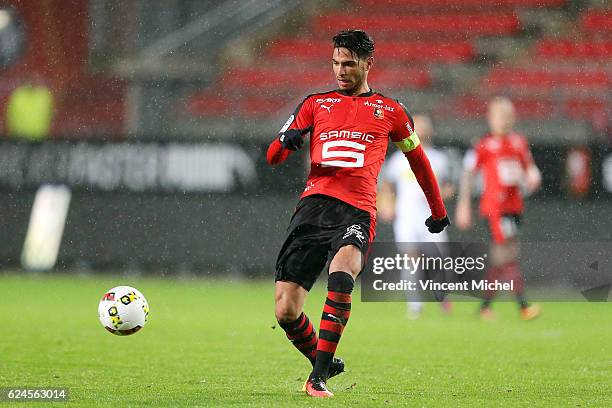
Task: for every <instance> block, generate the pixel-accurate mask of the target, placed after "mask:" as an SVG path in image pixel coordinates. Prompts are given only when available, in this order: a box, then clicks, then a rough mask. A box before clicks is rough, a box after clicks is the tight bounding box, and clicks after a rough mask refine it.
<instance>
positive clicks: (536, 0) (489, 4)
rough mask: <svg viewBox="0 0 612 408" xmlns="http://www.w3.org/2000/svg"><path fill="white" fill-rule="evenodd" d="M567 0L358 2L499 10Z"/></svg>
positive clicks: (361, 0) (361, 1) (561, 3)
mask: <svg viewBox="0 0 612 408" xmlns="http://www.w3.org/2000/svg"><path fill="white" fill-rule="evenodd" d="M566 3H567V0H491V1H487V0H427V1H423V0H386V1H380V0H359V5H361V6H363V7H373V6H383V5H384V6H385V7H387V8H389V9H391V10H393V9H394V8H402V7H410V8H415V9H443V10H444V9H449V8H450V9H463V10H465V9H478V10H482V9H499V8H510V7H560V6H564V5H565V4H566Z"/></svg>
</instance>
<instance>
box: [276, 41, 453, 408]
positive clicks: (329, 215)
mask: <svg viewBox="0 0 612 408" xmlns="http://www.w3.org/2000/svg"><path fill="white" fill-rule="evenodd" d="M373 53H374V43H373V41H372V39H371V38H370V37H369V36H368V35H367V34H366V33H365V32H363V31H361V30H349V31H343V32H340V33H339V34H337V35H336V36H335V37H334V38H333V53H332V66H333V72H334V75H335V77H336V81H337V83H338V89H337V90H334V91H329V92H322V93H318V94H313V95H309V96H307V97H306V98H305V99H304V100H303V102H302V103H300V104H299V106H298V107H297V109H296V110H295V112H294V113H293V115H291V116H290V117H289V119H288V120H287V122H286V123H285V125H284V126H283V127H282V129H281V130H280V132H279V137H278V138H277V139H275V140H274V141H273V142H272V144H271V145H270V147H269V149H268V153H267V159H268V162H269V163H270V164H272V165H274V164H278V163H281V162H283V161H284V160H285V159H287V157H288V156H289V155H290V154H291V152H292V151H295V150H297V149H299V148H301V147H302V145H303V143H304V138H305V137H306V135H307V134H310V137H309V140H310V146H309V150H310V161H311V165H310V174H309V175H308V179H307V181H306V188H305V189H304V192H303V193H302V195H301V198H300V201H299V203H298V205H297V207H296V209H295V212H294V214H293V217H292V218H291V222H290V225H289V228H288V230H287V238H286V240H285V242H284V244H283V246H282V248H281V250H280V253H279V255H278V259H277V262H276V275H275V281H276V291H275V300H276V307H275V314H276V319H277V320H278V322H279V325H280V327H282V328H283V330H285V332H286V334H287V337H288V338H289V340H290V341H291V342H292V343H293V345H294V346H295V347H296V348H297V349H298V350H299V351H300V352H301V353H302V354H304V356H305V357H306V358H307V359H308V360H310V363H311V364H312V367H313V368H312V372H311V373H310V375H309V376H308V380H307V381H306V384H305V385H304V390H305V391H306V393H307V394H308V395H310V396H315V397H331V396H332V395H333V394H332V393H331V392H330V391H329V390H328V388H327V385H326V381H327V380H328V378H330V377H333V376H335V375H337V374H340V373H341V372H342V371H344V362H343V361H342V360H341V359H339V358H335V357H334V354H335V351H336V347H337V346H338V342H339V341H340V337H341V336H342V332H343V330H344V327H345V326H346V324H347V322H348V319H349V316H350V313H351V293H352V291H353V285H354V282H355V278H356V277H357V276H358V275H359V273H360V272H361V270H362V268H363V265H364V256H365V253H366V251H367V248H368V245H369V244H370V243H371V242H372V240H373V239H374V230H375V225H376V182H377V177H378V173H379V172H380V168H381V165H382V163H383V161H384V160H385V154H386V151H387V144H388V139H389V138H391V140H392V141H393V142H394V143H395V145H396V146H398V147H399V149H400V150H402V151H403V152H404V154H405V155H406V157H407V159H408V161H409V162H410V166H411V168H412V170H413V172H414V173H415V176H416V178H417V180H418V182H419V184H420V186H421V188H422V189H423V192H424V193H425V196H426V198H427V201H428V203H429V206H430V209H431V213H432V215H431V217H429V218H428V219H427V220H426V222H425V226H427V228H428V229H429V231H430V232H432V233H439V232H441V231H442V230H444V228H445V227H446V226H447V225H449V224H450V223H449V220H448V217H447V214H446V209H445V207H444V203H443V202H442V199H441V197H440V190H439V187H438V184H437V181H436V178H435V176H434V174H433V171H432V169H431V166H430V163H429V160H428V159H427V156H426V155H425V154H424V152H423V148H422V147H421V146H420V143H419V138H418V135H417V134H416V133H415V132H414V123H413V121H412V119H411V118H410V115H409V114H408V113H407V111H406V110H405V108H404V106H403V105H402V104H400V103H399V102H397V101H395V100H394V99H391V98H387V97H385V96H383V95H381V94H380V93H377V92H374V91H372V90H371V89H370V87H369V86H368V73H369V71H370V69H372V66H373V63H374V59H373ZM409 206H410V203H406V207H407V209H406V211H409V209H408V207H409ZM323 270H326V271H327V272H328V273H329V274H328V284H327V289H328V292H327V299H326V300H325V305H324V307H323V314H322V316H321V322H320V326H319V329H320V331H319V336H317V334H316V331H315V328H314V327H313V324H312V323H311V322H310V320H309V319H308V317H307V316H306V315H305V314H304V312H303V306H304V302H305V300H306V295H307V294H308V291H309V290H310V288H311V287H312V286H313V284H314V282H315V280H316V279H317V277H318V276H319V274H320V273H321V272H322V271H323Z"/></svg>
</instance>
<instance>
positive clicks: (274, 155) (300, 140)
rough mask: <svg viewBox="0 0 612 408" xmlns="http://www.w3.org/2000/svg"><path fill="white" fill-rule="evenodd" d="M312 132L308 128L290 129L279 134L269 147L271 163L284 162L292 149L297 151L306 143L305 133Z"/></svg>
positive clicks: (268, 154)
mask: <svg viewBox="0 0 612 408" xmlns="http://www.w3.org/2000/svg"><path fill="white" fill-rule="evenodd" d="M308 132H310V128H306V129H289V130H287V131H285V132H282V133H281V134H279V135H278V138H277V139H275V140H274V141H273V142H272V143H271V144H270V147H268V153H267V155H266V158H267V160H268V163H269V164H271V165H275V164H279V163H282V162H284V161H285V160H286V159H287V157H289V155H290V154H291V152H292V151H296V150H298V149H300V148H301V147H302V145H303V144H304V135H305V134H306V133H308Z"/></svg>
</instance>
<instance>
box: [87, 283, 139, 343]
mask: <svg viewBox="0 0 612 408" xmlns="http://www.w3.org/2000/svg"><path fill="white" fill-rule="evenodd" d="M98 317H99V318H100V323H102V326H104V328H105V329H106V330H108V331H109V332H111V333H113V334H116V335H118V336H127V335H130V334H134V333H136V332H137V331H138V330H140V329H142V328H143V326H144V325H145V323H146V322H147V319H148V318H149V304H148V303H147V299H145V297H144V296H143V294H142V293H140V291H139V290H138V289H136V288H133V287H131V286H117V287H115V288H112V289H109V290H107V291H106V293H105V294H104V296H102V300H101V301H100V304H99V305H98Z"/></svg>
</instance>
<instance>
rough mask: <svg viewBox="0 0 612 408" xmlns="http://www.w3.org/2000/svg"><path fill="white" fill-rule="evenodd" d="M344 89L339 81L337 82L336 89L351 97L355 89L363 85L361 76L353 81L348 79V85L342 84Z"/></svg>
mask: <svg viewBox="0 0 612 408" xmlns="http://www.w3.org/2000/svg"><path fill="white" fill-rule="evenodd" d="M344 84H345V87H342V85H341V82H340V80H338V87H339V88H340V90H341V91H342V92H344V93H346V94H347V95H353V94H354V93H355V91H356V90H357V89H359V88H360V87H361V85H363V76H361V77H357V78H354V79H349V82H348V83H346V82H345V83H344Z"/></svg>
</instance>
